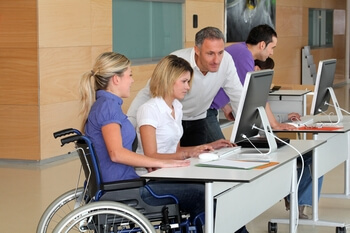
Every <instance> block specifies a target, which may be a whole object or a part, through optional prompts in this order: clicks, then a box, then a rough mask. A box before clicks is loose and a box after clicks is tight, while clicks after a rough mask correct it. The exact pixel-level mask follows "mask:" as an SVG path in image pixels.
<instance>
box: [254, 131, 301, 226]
mask: <svg viewBox="0 0 350 233" xmlns="http://www.w3.org/2000/svg"><path fill="white" fill-rule="evenodd" d="M253 128H255V129H258V130H260V131H264V130H263V129H261V128H258V127H256V126H255V125H253ZM264 132H265V131H264ZM267 133H269V134H271V135H272V136H273V137H274V138H275V139H277V140H279V141H280V142H282V143H284V144H285V145H288V146H289V147H290V148H292V149H293V150H295V151H296V152H297V153H298V154H299V157H300V159H301V172H300V177H299V178H298V182H297V186H296V189H295V200H296V203H297V205H298V190H299V184H300V181H301V177H302V176H303V174H304V157H303V155H302V154H301V153H300V151H298V149H296V148H295V147H294V146H292V145H291V144H289V143H287V142H285V141H283V140H282V139H280V138H279V137H277V136H276V135H274V134H273V133H271V132H269V131H267ZM296 209H297V216H298V218H297V220H296V228H295V232H296V230H297V226H298V225H299V208H296Z"/></svg>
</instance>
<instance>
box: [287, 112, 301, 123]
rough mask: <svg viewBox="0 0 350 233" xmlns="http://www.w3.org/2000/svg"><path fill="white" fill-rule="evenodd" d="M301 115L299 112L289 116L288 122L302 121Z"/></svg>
mask: <svg viewBox="0 0 350 233" xmlns="http://www.w3.org/2000/svg"><path fill="white" fill-rule="evenodd" d="M300 117H301V116H300V114H299V113H297V112H292V113H289V114H288V120H290V121H300Z"/></svg>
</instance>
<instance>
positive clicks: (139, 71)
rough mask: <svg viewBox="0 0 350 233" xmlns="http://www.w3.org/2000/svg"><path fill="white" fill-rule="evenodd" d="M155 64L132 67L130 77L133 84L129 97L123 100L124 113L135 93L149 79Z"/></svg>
mask: <svg viewBox="0 0 350 233" xmlns="http://www.w3.org/2000/svg"><path fill="white" fill-rule="evenodd" d="M155 66H156V64H150V65H143V66H132V67H131V69H132V77H133V79H134V83H133V84H132V86H131V91H130V97H129V98H126V99H124V103H123V110H124V112H125V113H126V112H127V110H128V108H129V106H130V104H131V102H132V100H133V99H134V98H135V96H136V95H137V93H138V92H139V91H140V90H141V89H142V88H143V87H144V86H145V85H146V83H147V81H148V79H149V78H150V77H151V75H152V73H153V70H154V68H155Z"/></svg>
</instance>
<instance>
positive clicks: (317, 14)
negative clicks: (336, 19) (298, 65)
mask: <svg viewBox="0 0 350 233" xmlns="http://www.w3.org/2000/svg"><path fill="white" fill-rule="evenodd" d="M309 45H310V47H312V48H315V47H332V46H333V10H328V9H309Z"/></svg>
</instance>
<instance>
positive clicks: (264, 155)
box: [238, 107, 277, 162]
mask: <svg viewBox="0 0 350 233" xmlns="http://www.w3.org/2000/svg"><path fill="white" fill-rule="evenodd" d="M257 110H258V111H259V115H260V119H261V122H262V125H263V129H264V133H265V137H266V139H267V143H268V145H269V146H268V147H269V149H268V151H266V149H265V150H263V149H259V150H260V152H259V151H258V150H256V149H255V150H254V151H252V150H249V151H242V152H241V153H240V154H239V156H238V157H239V158H238V159H239V160H249V161H266V162H269V161H271V158H270V156H269V155H270V154H271V153H272V152H274V151H276V150H277V143H276V140H275V137H274V135H273V131H272V128H271V125H270V122H269V119H268V118H267V114H266V111H265V108H264V107H258V108H257ZM252 128H255V129H259V128H258V127H256V126H255V125H253V126H252ZM259 130H260V129H259ZM263 151H264V152H263ZM265 151H266V152H265Z"/></svg>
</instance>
